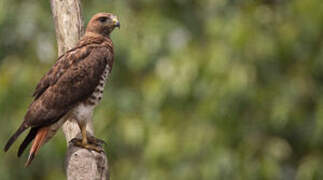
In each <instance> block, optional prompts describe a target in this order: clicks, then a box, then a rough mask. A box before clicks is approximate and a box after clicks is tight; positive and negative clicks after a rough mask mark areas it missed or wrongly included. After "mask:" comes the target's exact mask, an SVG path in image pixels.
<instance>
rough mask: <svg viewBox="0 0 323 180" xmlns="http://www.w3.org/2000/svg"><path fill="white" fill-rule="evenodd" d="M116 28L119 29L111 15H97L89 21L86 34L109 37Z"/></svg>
mask: <svg viewBox="0 0 323 180" xmlns="http://www.w3.org/2000/svg"><path fill="white" fill-rule="evenodd" d="M116 27H118V28H120V22H119V20H118V18H117V16H115V15H113V14H111V13H98V14H96V15H94V16H93V17H92V18H91V20H90V21H89V23H88V25H87V28H86V32H91V33H96V34H100V35H103V36H109V35H110V33H111V32H112V31H113V29H114V28H116Z"/></svg>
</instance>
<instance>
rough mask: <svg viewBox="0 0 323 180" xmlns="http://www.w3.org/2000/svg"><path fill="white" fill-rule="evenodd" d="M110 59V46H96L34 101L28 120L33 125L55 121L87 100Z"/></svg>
mask: <svg viewBox="0 0 323 180" xmlns="http://www.w3.org/2000/svg"><path fill="white" fill-rule="evenodd" d="M110 59H112V53H111V52H110V51H109V50H108V48H106V47H100V48H99V47H96V48H93V49H92V50H91V52H90V53H89V55H88V56H86V58H85V59H83V60H81V61H79V62H78V63H74V64H72V65H70V67H69V68H67V69H66V70H65V72H64V73H63V74H62V75H61V76H60V78H59V79H57V80H56V82H55V83H53V84H50V85H49V86H48V87H47V88H46V90H45V91H43V92H42V94H41V95H40V96H39V97H38V98H37V99H36V100H35V101H34V102H33V103H32V104H31V106H30V107H29V109H28V112H27V113H26V116H25V120H26V121H27V123H28V124H29V125H30V126H32V127H37V126H44V125H49V124H52V123H54V122H56V121H57V120H59V119H60V118H61V117H62V116H64V115H65V114H66V113H67V112H68V111H69V110H70V109H71V108H73V107H75V106H76V105H77V104H78V103H79V102H81V101H83V100H86V99H87V98H88V97H89V96H90V95H91V94H92V93H93V92H94V90H95V88H96V86H97V85H98V84H99V81H100V77H101V75H102V73H103V71H104V69H105V66H106V65H107V63H108V61H109V60H110Z"/></svg>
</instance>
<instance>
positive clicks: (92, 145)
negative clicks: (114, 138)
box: [70, 137, 106, 153]
mask: <svg viewBox="0 0 323 180" xmlns="http://www.w3.org/2000/svg"><path fill="white" fill-rule="evenodd" d="M70 142H71V143H72V144H73V145H75V146H78V147H81V148H85V149H88V150H90V151H91V150H93V151H96V152H98V153H101V152H104V149H103V144H106V143H105V142H104V141H103V140H101V139H98V138H95V137H88V142H87V143H83V142H82V139H78V138H73V139H72V140H71V141H70Z"/></svg>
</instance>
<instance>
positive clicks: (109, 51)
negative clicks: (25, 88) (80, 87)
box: [33, 36, 113, 100]
mask: <svg viewBox="0 0 323 180" xmlns="http://www.w3.org/2000/svg"><path fill="white" fill-rule="evenodd" d="M88 56H91V57H90V58H91V59H98V58H92V57H93V56H104V57H107V58H106V59H107V60H108V63H109V64H110V63H111V61H112V62H113V45H112V41H111V40H110V39H108V38H103V37H96V36H84V37H83V38H82V39H81V40H80V41H79V42H78V44H77V45H76V47H74V48H72V49H70V50H68V51H67V52H66V53H64V54H63V55H61V56H60V57H59V58H58V59H57V61H56V63H55V64H54V65H53V66H52V68H51V69H50V70H49V71H48V73H46V74H45V75H44V76H43V77H42V78H41V80H40V81H39V83H38V84H37V86H36V89H35V91H34V93H33V97H34V98H35V99H34V100H36V99H38V98H39V97H40V96H41V95H42V94H43V93H44V91H46V89H47V88H48V87H50V86H52V85H54V84H55V83H56V82H57V81H58V80H59V79H60V78H61V76H62V75H63V74H64V73H66V72H67V71H68V70H69V69H71V67H73V66H75V65H76V64H78V63H79V62H81V61H82V60H84V59H86V58H87V57H88Z"/></svg>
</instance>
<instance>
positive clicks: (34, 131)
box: [17, 128, 39, 157]
mask: <svg viewBox="0 0 323 180" xmlns="http://www.w3.org/2000/svg"><path fill="white" fill-rule="evenodd" d="M38 129H39V128H31V130H30V131H29V133H28V135H27V136H26V138H25V140H24V141H23V142H22V143H21V144H20V146H19V150H18V154H17V155H18V157H20V156H21V154H22V153H23V152H24V150H25V149H26V148H27V146H28V145H29V143H30V142H31V141H32V140H33V139H34V138H35V137H36V134H37V132H38Z"/></svg>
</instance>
